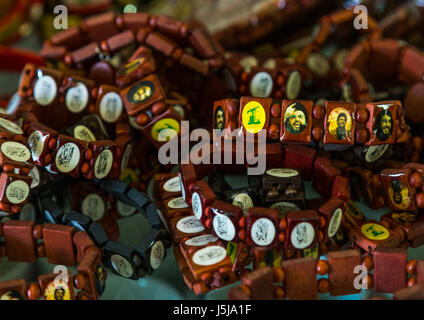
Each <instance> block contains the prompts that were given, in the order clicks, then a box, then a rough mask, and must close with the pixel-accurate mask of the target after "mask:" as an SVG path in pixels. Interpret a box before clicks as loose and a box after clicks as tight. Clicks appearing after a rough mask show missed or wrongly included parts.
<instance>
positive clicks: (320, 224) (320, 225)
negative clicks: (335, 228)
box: [319, 216, 327, 229]
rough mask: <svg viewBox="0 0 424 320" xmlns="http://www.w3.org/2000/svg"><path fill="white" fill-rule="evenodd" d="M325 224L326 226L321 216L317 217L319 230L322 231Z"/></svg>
mask: <svg viewBox="0 0 424 320" xmlns="http://www.w3.org/2000/svg"><path fill="white" fill-rule="evenodd" d="M326 224H327V221H326V220H325V218H324V217H323V216H320V217H319V227H320V229H324V228H325V225H326Z"/></svg>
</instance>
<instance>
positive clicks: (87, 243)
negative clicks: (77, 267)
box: [72, 231, 94, 262]
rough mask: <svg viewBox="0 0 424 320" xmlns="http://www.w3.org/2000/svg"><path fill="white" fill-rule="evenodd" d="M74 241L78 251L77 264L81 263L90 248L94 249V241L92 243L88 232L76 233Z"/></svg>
mask: <svg viewBox="0 0 424 320" xmlns="http://www.w3.org/2000/svg"><path fill="white" fill-rule="evenodd" d="M72 241H73V243H74V245H75V249H76V251H77V257H76V258H77V262H81V260H82V259H83V258H84V256H85V252H86V250H87V249H88V248H90V247H94V243H93V241H91V239H90V237H89V236H88V234H87V232H84V231H77V232H75V233H74V235H73V238H72Z"/></svg>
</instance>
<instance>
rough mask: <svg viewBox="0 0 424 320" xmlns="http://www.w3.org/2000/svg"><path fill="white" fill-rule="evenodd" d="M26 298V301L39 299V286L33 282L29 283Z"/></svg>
mask: <svg viewBox="0 0 424 320" xmlns="http://www.w3.org/2000/svg"><path fill="white" fill-rule="evenodd" d="M27 296H28V299H30V300H38V299H40V296H41V289H40V286H39V285H38V284H37V283H35V282H31V283H30V284H29V286H28V290H27Z"/></svg>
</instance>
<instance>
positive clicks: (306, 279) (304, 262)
mask: <svg viewBox="0 0 424 320" xmlns="http://www.w3.org/2000/svg"><path fill="white" fill-rule="evenodd" d="M316 265H317V262H316V260H315V259H314V258H300V259H291V260H285V261H283V264H282V267H283V270H284V278H285V280H284V284H285V291H286V295H287V299H289V300H317V299H318V289H317V288H318V286H317V276H316Z"/></svg>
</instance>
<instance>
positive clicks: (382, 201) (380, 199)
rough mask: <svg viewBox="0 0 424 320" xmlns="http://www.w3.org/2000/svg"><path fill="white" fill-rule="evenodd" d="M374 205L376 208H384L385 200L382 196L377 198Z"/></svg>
mask: <svg viewBox="0 0 424 320" xmlns="http://www.w3.org/2000/svg"><path fill="white" fill-rule="evenodd" d="M376 204H377V206H378V208H384V207H385V206H386V199H385V198H384V196H382V195H379V196H377V198H376Z"/></svg>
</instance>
